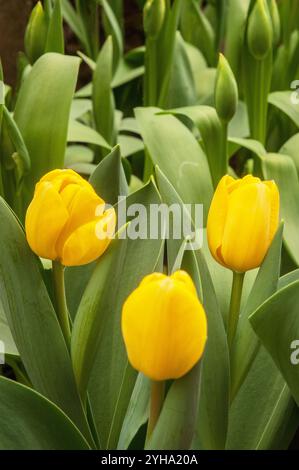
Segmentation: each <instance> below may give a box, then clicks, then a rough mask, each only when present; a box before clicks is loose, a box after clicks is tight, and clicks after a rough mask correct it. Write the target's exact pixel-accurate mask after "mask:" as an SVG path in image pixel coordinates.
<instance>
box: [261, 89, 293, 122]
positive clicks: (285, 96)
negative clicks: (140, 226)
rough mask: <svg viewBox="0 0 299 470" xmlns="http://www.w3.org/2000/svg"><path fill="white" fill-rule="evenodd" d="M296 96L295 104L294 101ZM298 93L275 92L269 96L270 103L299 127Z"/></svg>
mask: <svg viewBox="0 0 299 470" xmlns="http://www.w3.org/2000/svg"><path fill="white" fill-rule="evenodd" d="M292 95H294V98H295V102H294V101H293V100H292ZM296 100H298V97H297V92H296V91H275V92H273V93H270V94H269V96H268V102H269V103H270V104H272V105H273V106H275V107H276V108H278V109H280V111H282V112H283V113H285V114H286V115H287V116H288V117H289V118H290V119H291V120H292V121H293V122H294V123H295V124H296V126H297V127H299V109H298V104H297V101H296Z"/></svg>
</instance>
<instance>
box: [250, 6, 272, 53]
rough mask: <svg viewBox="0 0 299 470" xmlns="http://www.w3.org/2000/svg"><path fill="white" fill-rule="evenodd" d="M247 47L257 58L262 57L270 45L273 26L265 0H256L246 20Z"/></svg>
mask: <svg viewBox="0 0 299 470" xmlns="http://www.w3.org/2000/svg"><path fill="white" fill-rule="evenodd" d="M247 40H248V48H249V51H250V52H251V54H252V55H253V57H254V58H255V59H257V60H262V59H264V58H265V57H266V56H267V54H268V52H269V51H270V49H271V47H272V40H273V28H272V21H271V17H270V13H269V9H268V6H267V2H266V0H256V2H255V5H254V7H253V10H252V12H251V14H250V17H249V20H248V31H247Z"/></svg>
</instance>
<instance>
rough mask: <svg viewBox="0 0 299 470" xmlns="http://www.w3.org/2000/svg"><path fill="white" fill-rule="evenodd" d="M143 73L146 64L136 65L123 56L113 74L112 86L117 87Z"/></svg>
mask: <svg viewBox="0 0 299 470" xmlns="http://www.w3.org/2000/svg"><path fill="white" fill-rule="evenodd" d="M131 52H133V51H131ZM143 74H144V65H139V66H137V67H136V65H134V64H132V63H130V61H129V60H128V59H126V57H121V58H120V60H119V63H118V66H117V69H116V71H115V74H114V76H113V79H112V82H111V86H112V88H117V87H119V86H121V85H125V84H126V83H128V82H131V81H132V80H135V79H136V78H138V77H141V76H142V75H143Z"/></svg>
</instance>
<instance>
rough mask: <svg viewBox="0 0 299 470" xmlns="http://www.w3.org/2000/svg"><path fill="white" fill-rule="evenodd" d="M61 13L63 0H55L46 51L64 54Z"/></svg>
mask: <svg viewBox="0 0 299 470" xmlns="http://www.w3.org/2000/svg"><path fill="white" fill-rule="evenodd" d="M62 21H63V20H62V13H61V0H55V2H54V8H53V11H52V14H51V18H50V22H49V27H48V33H47V40H46V47H45V52H57V53H60V54H64V33H63V22H62Z"/></svg>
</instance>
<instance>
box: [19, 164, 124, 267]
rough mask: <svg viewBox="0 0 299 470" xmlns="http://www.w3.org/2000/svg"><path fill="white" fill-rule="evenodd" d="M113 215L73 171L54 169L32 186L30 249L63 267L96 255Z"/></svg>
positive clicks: (28, 220) (108, 235) (105, 243)
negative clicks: (33, 190) (56, 261)
mask: <svg viewBox="0 0 299 470" xmlns="http://www.w3.org/2000/svg"><path fill="white" fill-rule="evenodd" d="M115 223H116V215H115V211H114V209H113V208H110V209H108V210H105V202H104V201H103V199H101V198H100V197H99V196H98V195H97V194H96V192H95V191H94V189H93V187H92V186H91V185H90V184H89V183H88V182H87V181H86V180H84V179H83V178H82V177H81V176H80V175H78V174H77V173H76V172H74V171H73V170H53V171H50V172H49V173H47V174H46V175H44V176H43V177H42V178H41V180H40V181H39V182H38V183H37V185H36V187H35V192H34V196H33V199H32V201H31V203H30V205H29V207H28V210H27V214H26V221H25V228H26V236H27V240H28V243H29V245H30V247H31V249H32V250H33V251H34V252H35V253H36V254H37V255H39V256H41V257H42V258H47V259H51V260H58V261H60V262H61V263H62V264H63V265H64V266H79V265H83V264H87V263H90V262H91V261H94V260H95V259H96V258H98V257H99V256H100V255H101V254H102V253H103V252H104V251H105V250H106V249H107V247H108V245H109V243H110V241H111V238H112V235H113V233H114V228H115Z"/></svg>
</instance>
